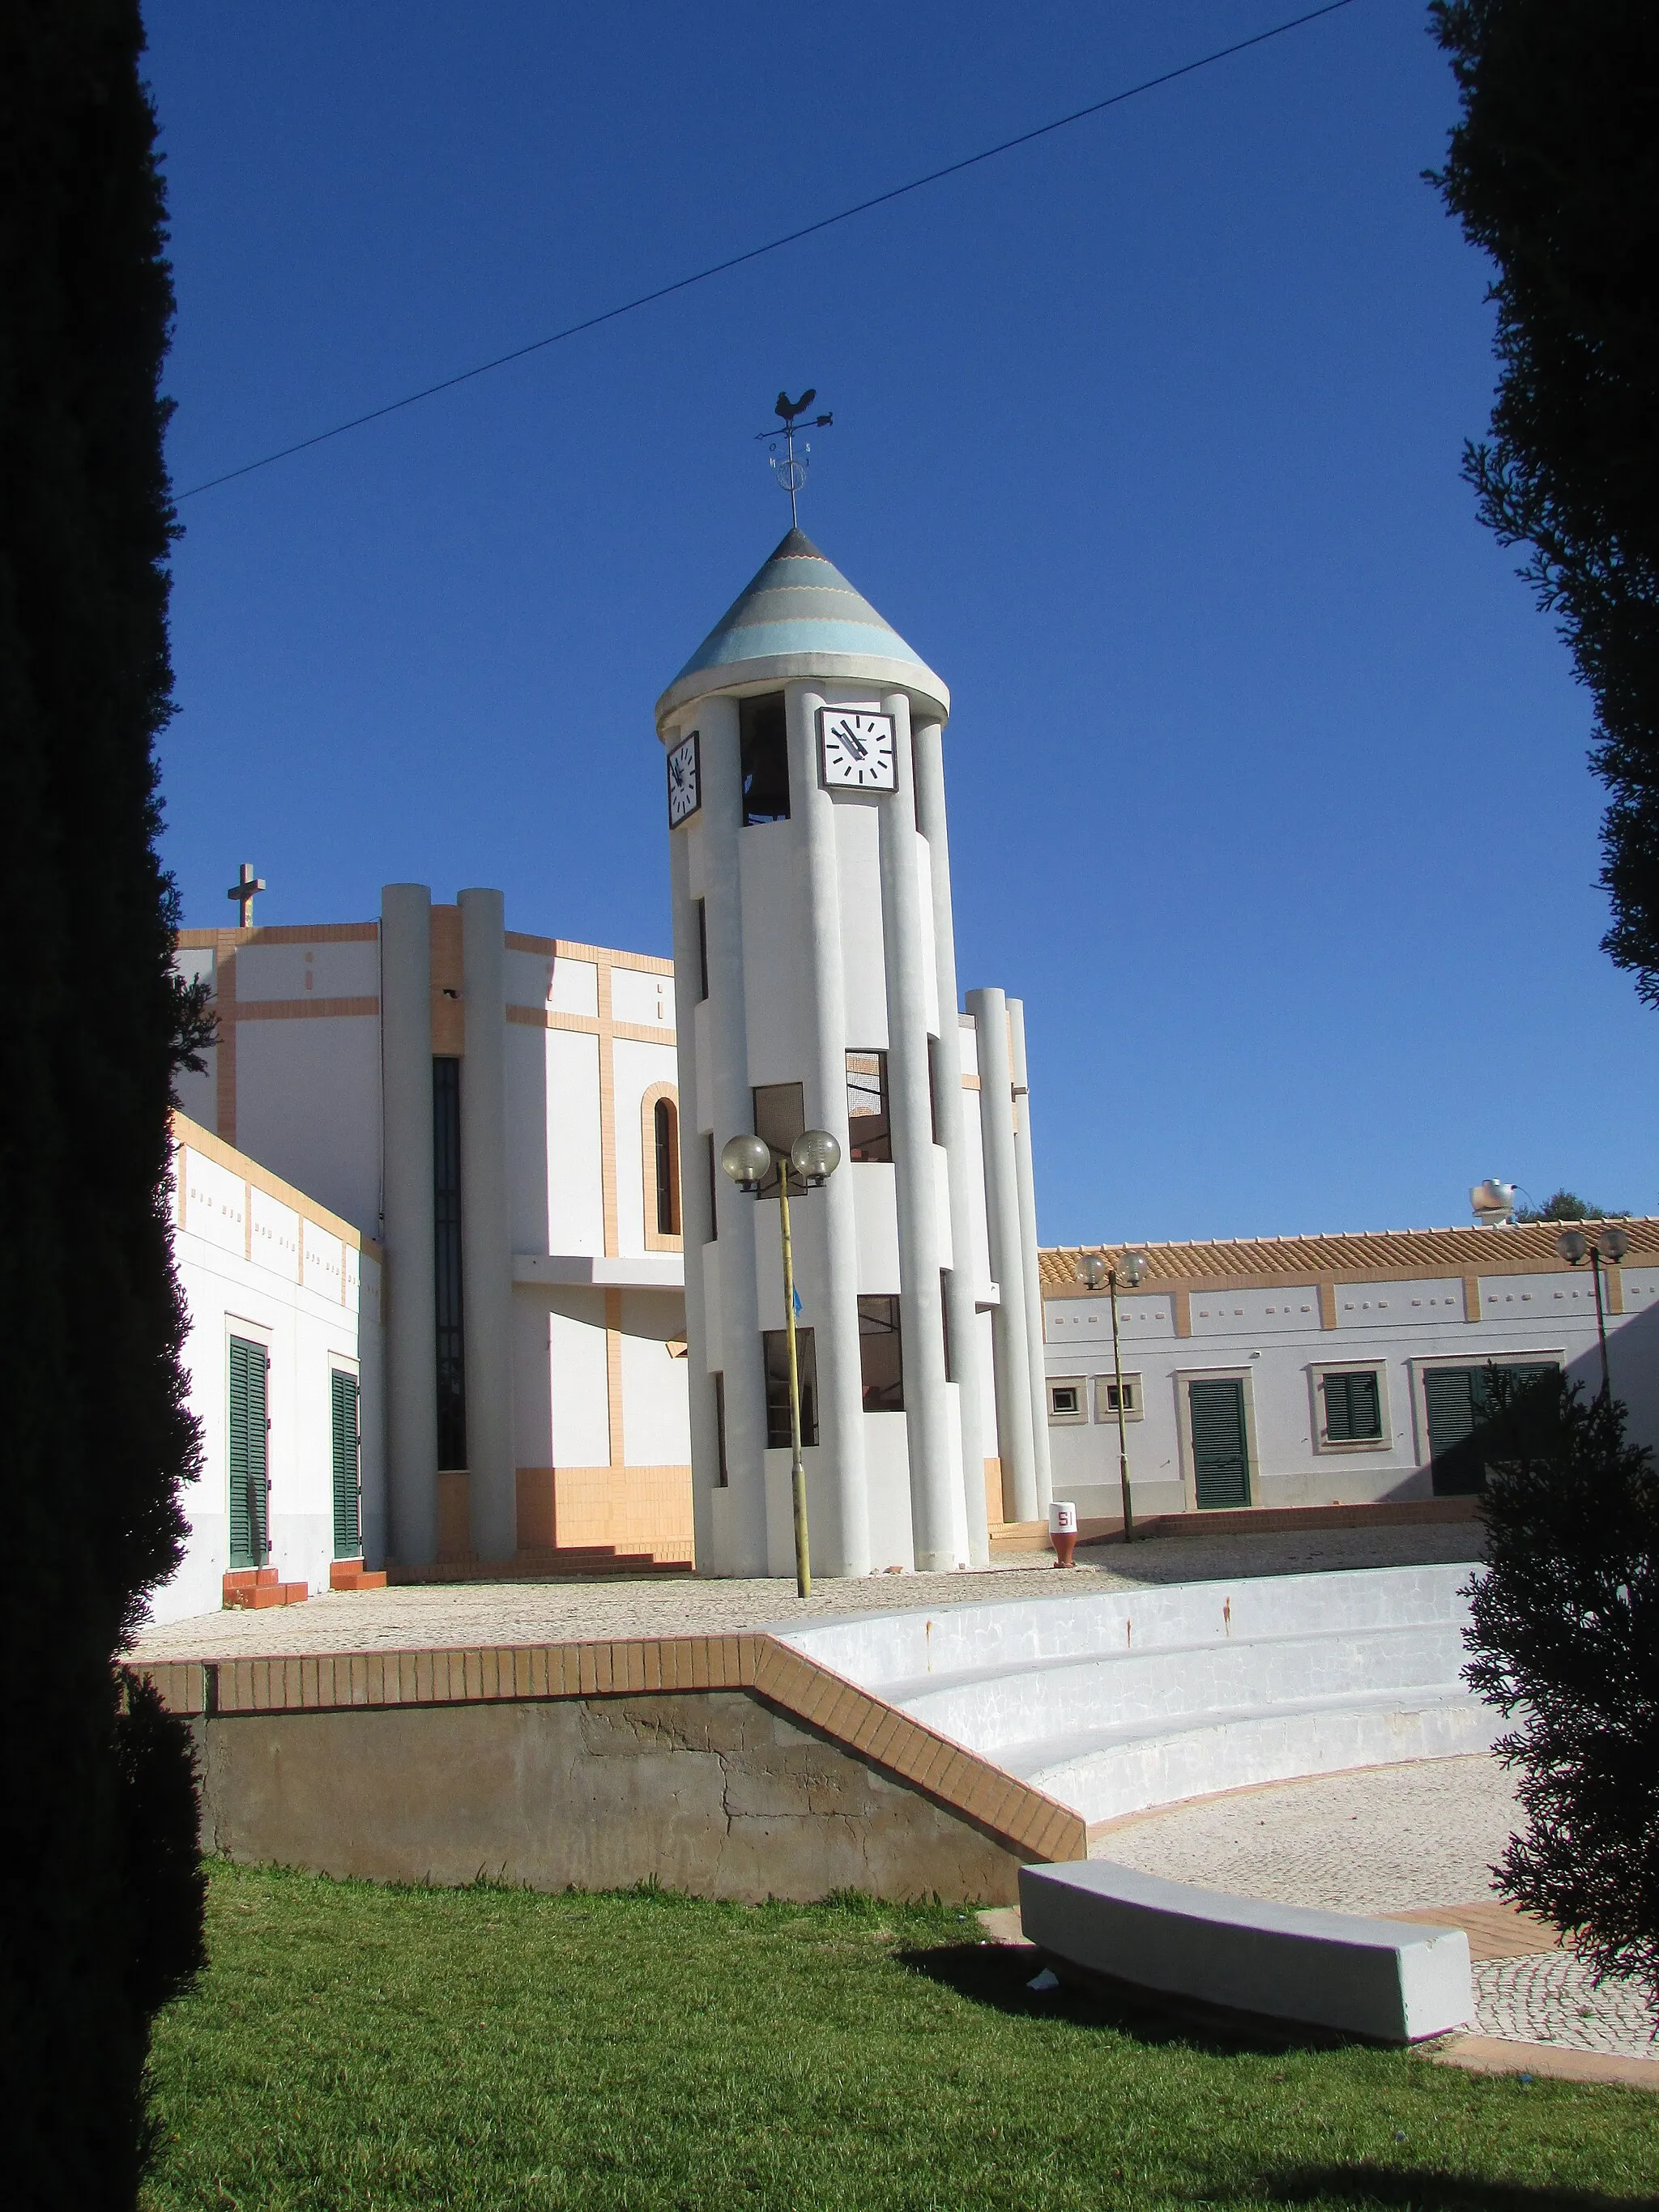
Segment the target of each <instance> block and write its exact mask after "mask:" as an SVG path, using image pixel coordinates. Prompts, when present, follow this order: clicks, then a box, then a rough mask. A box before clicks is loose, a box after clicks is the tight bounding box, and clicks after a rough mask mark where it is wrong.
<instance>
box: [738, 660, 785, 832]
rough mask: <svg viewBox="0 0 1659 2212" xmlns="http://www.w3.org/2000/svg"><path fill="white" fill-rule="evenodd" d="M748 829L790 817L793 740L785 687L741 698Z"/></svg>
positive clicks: (740, 750) (741, 754) (740, 748)
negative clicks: (784, 693)
mask: <svg viewBox="0 0 1659 2212" xmlns="http://www.w3.org/2000/svg"><path fill="white" fill-rule="evenodd" d="M738 754H739V760H740V765H741V769H742V776H743V820H744V828H745V829H747V828H749V827H750V826H751V825H752V824H754V823H758V822H787V820H788V819H789V744H788V732H787V721H786V717H785V714H784V707H783V694H782V692H781V691H772V692H769V693H768V694H767V695H766V696H765V697H763V698H760V699H740V700H739V701H738Z"/></svg>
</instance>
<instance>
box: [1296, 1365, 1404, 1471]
mask: <svg viewBox="0 0 1659 2212" xmlns="http://www.w3.org/2000/svg"><path fill="white" fill-rule="evenodd" d="M1314 1383H1315V1411H1316V1413H1317V1415H1318V1426H1319V1434H1318V1443H1319V1445H1320V1448H1321V1449H1322V1450H1325V1451H1331V1450H1339V1451H1340V1450H1342V1449H1346V1448H1348V1447H1355V1448H1364V1447H1365V1446H1367V1445H1370V1446H1371V1447H1372V1448H1373V1449H1375V1448H1376V1447H1378V1446H1380V1445H1383V1444H1386V1443H1388V1441H1389V1428H1388V1395H1387V1392H1386V1389H1385V1387H1384V1384H1383V1370H1382V1369H1381V1368H1380V1367H1343V1368H1320V1369H1317V1370H1316V1372H1315V1376H1314Z"/></svg>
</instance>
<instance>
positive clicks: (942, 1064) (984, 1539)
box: [910, 721, 991, 1567]
mask: <svg viewBox="0 0 1659 2212" xmlns="http://www.w3.org/2000/svg"><path fill="white" fill-rule="evenodd" d="M942 738H943V731H942V729H941V727H940V725H939V723H938V722H933V721H927V722H918V723H917V724H916V725H915V728H914V729H913V730H912V732H911V737H910V752H911V758H912V761H913V763H914V772H915V783H916V818H917V821H918V822H919V823H921V834H922V836H924V837H925V838H926V839H927V849H928V854H929V856H930V859H931V861H932V868H931V874H932V878H933V966H934V975H935V978H936V981H937V988H938V996H939V1043H938V1046H937V1048H936V1051H937V1056H938V1063H939V1064H938V1081H939V1135H940V1137H941V1139H943V1140H944V1145H945V1161H946V1165H947V1168H948V1171H949V1188H950V1194H951V1272H950V1273H949V1274H948V1275H947V1276H946V1277H945V1327H946V1328H947V1330H948V1332H949V1334H950V1340H951V1373H952V1375H953V1376H955V1378H956V1383H957V1402H958V1408H959V1419H958V1431H959V1433H960V1436H961V1438H962V1476H961V1479H962V1487H963V1498H964V1500H965V1502H966V1504H967V1509H968V1557H969V1560H970V1562H971V1563H972V1565H975V1566H976V1567H982V1566H984V1565H986V1563H987V1560H988V1559H989V1558H990V1556H991V1553H990V1543H989V1539H988V1535H987V1515H986V1510H985V1438H984V1434H983V1431H982V1429H981V1422H980V1391H981V1382H980V1367H979V1331H978V1329H977V1328H976V1327H975V1303H974V1291H975V1284H974V1242H975V1239H974V1212H973V1209H974V1204H975V1180H976V1179H975V1178H973V1177H972V1176H970V1174H969V1163H968V1153H967V1132H966V1130H965V1129H964V1127H963V1116H962V1030H961V1029H960V1027H959V1025H958V1024H957V1003H958V1002H957V945H956V926H955V923H954V921H952V919H951V844H950V838H949V836H948V834H947V832H946V829H945V748H944V744H943V743H942V742H941V740H942Z"/></svg>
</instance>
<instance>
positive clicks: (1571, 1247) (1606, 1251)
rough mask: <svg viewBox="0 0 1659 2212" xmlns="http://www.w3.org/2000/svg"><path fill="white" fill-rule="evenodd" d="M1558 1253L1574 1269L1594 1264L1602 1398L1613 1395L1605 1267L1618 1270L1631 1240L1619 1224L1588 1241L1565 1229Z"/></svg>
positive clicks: (1604, 1225) (1600, 1226)
mask: <svg viewBox="0 0 1659 2212" xmlns="http://www.w3.org/2000/svg"><path fill="white" fill-rule="evenodd" d="M1555 1249H1556V1250H1557V1251H1558V1252H1559V1254H1560V1255H1561V1257H1562V1258H1563V1259H1564V1260H1565V1261H1566V1263H1567V1265H1568V1267H1583V1264H1584V1262H1585V1261H1586V1260H1588V1261H1589V1263H1590V1276H1591V1279H1592V1280H1593V1281H1594V1282H1595V1335H1596V1341H1597V1342H1598V1343H1599V1344H1600V1345H1601V1395H1602V1396H1603V1397H1604V1398H1606V1397H1608V1396H1610V1395H1611V1394H1612V1385H1611V1383H1609V1381H1608V1378H1607V1314H1606V1311H1605V1310H1604V1308H1603V1306H1602V1303H1601V1267H1602V1264H1603V1262H1604V1261H1605V1262H1606V1264H1607V1266H1608V1267H1617V1266H1618V1264H1619V1262H1620V1261H1621V1260H1622V1259H1623V1258H1624V1256H1625V1255H1626V1252H1628V1251H1629V1249H1630V1238H1629V1237H1627V1236H1626V1234H1625V1232H1624V1231H1623V1230H1622V1229H1621V1228H1620V1226H1619V1225H1618V1223H1617V1222H1616V1221H1602V1222H1598V1223H1597V1224H1596V1233H1595V1236H1594V1237H1587V1236H1586V1235H1585V1234H1584V1232H1583V1230H1582V1229H1564V1230H1563V1231H1561V1234H1560V1235H1559V1237H1557V1238H1556V1240H1555Z"/></svg>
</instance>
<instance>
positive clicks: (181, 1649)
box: [137, 1522, 1480, 1659]
mask: <svg viewBox="0 0 1659 2212" xmlns="http://www.w3.org/2000/svg"><path fill="white" fill-rule="evenodd" d="M1082 1556H1083V1559H1084V1560H1085V1562H1086V1564H1085V1565H1079V1567H1078V1568H1077V1569H1075V1570H1074V1571H1073V1572H1072V1573H1070V1574H1065V1575H1062V1574H1060V1573H1059V1572H1058V1571H1056V1570H1055V1567H1054V1561H1053V1560H1052V1559H1050V1558H1048V1556H1047V1555H1046V1554H1033V1555H1032V1556H1031V1557H1030V1559H1029V1560H1028V1561H1024V1562H1020V1563H1018V1564H1016V1563H1013V1562H1010V1563H1008V1564H1006V1565H998V1566H996V1567H992V1568H986V1569H982V1570H980V1571H975V1572H973V1573H962V1574H952V1575H872V1576H870V1577H868V1578H867V1579H866V1580H864V1581H860V1582H821V1583H818V1584H817V1587H816V1588H815V1589H814V1590H813V1593H812V1595H811V1598H810V1599H809V1600H808V1601H807V1602H806V1603H805V1605H803V1604H802V1603H801V1602H800V1601H799V1599H798V1598H797V1597H796V1595H795V1586H794V1583H793V1581H787V1580H783V1579H781V1578H779V1579H773V1578H760V1579H756V1580H753V1581H735V1580H734V1581H722V1582H716V1581H713V1580H710V1581H699V1580H697V1579H696V1578H695V1577H691V1576H689V1575H686V1576H679V1575H675V1576H657V1577H641V1578H640V1579H638V1580H630V1579H626V1578H623V1577H616V1578H611V1577H605V1578H602V1579H597V1578H590V1579H587V1580H584V1581H569V1582H545V1583H426V1584H419V1585H410V1586H406V1587H404V1588H403V1589H386V1590H362V1591H354V1592H351V1593H349V1594H344V1595H334V1594H332V1593H330V1592H323V1593H320V1594H319V1595H317V1596H315V1597H313V1598H310V1599H308V1600H307V1602H306V1603H305V1604H303V1605H297V1606H284V1607H281V1608H280V1609H279V1608H276V1607H273V1608H272V1609H271V1610H270V1611H269V1612H266V1613H198V1614H197V1615H195V1616H194V1617H193V1618H191V1619H190V1620H176V1621H169V1622H167V1624H166V1625H165V1626H161V1627H158V1628H150V1629H147V1630H145V1631H144V1632H143V1634H142V1635H141V1636H140V1637H139V1638H138V1639H137V1652H138V1656H141V1657H143V1658H145V1659H215V1658H228V1657H235V1656H249V1655H252V1654H258V1656H261V1657H275V1656H278V1655H280V1654H289V1653H295V1652H310V1651H369V1650H386V1649H392V1650H414V1649H419V1648H423V1647H425V1648H429V1647H432V1646H435V1645H452V1646H453V1645H466V1644H558V1643H568V1642H572V1641H577V1640H581V1639H584V1638H606V1637H630V1636H688V1635H727V1636H729V1635H732V1634H733V1633H735V1632H738V1631H740V1630H745V1629H755V1628H769V1627H772V1626H775V1625H776V1624H778V1623H779V1622H793V1621H798V1620H806V1619H809V1618H820V1617H824V1616H828V1615H831V1614H835V1613H864V1612H892V1611H896V1610H897V1609H899V1608H900V1607H939V1606H946V1605H984V1604H991V1603H994V1602H995V1601H998V1600H999V1599H1005V1598H1018V1599H1026V1598H1031V1597H1075V1596H1077V1595H1079V1594H1080V1593H1081V1592H1083V1591H1085V1590H1091V1589H1136V1588H1139V1587H1144V1586H1146V1585H1147V1584H1149V1583H1184V1582H1206V1581H1210V1580H1212V1579H1214V1578H1216V1577H1224V1576H1243V1575H1252V1576H1253V1575H1283V1574H1313V1573H1316V1572H1321V1571H1329V1570H1331V1569H1334V1568H1340V1567H1393V1566H1409V1565H1427V1564H1431V1563H1434V1562H1437V1561H1441V1560H1456V1559H1478V1558H1479V1557H1480V1528H1478V1526H1477V1525H1476V1524H1475V1523H1474V1522H1452V1523H1449V1524H1448V1523H1437V1524H1432V1523H1431V1524H1429V1525H1426V1526H1422V1527H1406V1528H1328V1529H1323V1530H1312V1531H1310V1532H1309V1533H1308V1534H1291V1535H1261V1536H1237V1535H1227V1536H1212V1537H1205V1536H1163V1537H1154V1538H1152V1539H1151V1540H1150V1541H1147V1542H1145V1543H1142V1544H1139V1545H1137V1546H1135V1547H1133V1548H1129V1547H1125V1546H1122V1545H1118V1544H1114V1545H1110V1546H1091V1547H1090V1549H1089V1550H1088V1551H1087V1552H1086V1553H1084V1554H1083V1555H1082Z"/></svg>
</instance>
